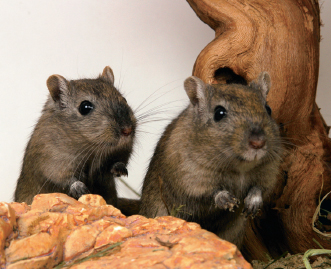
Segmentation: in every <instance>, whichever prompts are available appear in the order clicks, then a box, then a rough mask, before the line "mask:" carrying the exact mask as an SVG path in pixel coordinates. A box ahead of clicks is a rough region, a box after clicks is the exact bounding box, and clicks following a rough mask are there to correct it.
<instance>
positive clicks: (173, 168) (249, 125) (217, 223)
mask: <svg viewBox="0 0 331 269" xmlns="http://www.w3.org/2000/svg"><path fill="white" fill-rule="evenodd" d="M269 87H270V77H269V75H268V74H267V73H265V72H264V73H261V74H260V76H259V78H258V80H257V81H254V82H252V83H250V84H249V85H248V86H245V85H240V84H225V85H224V84H223V85H208V84H205V83H204V82H203V81H202V80H200V79H199V78H197V77H189V78H188V79H186V80H185V83H184V88H185V90H186V93H187V95H188V97H189V99H190V101H191V103H190V105H189V106H188V107H187V108H186V109H185V110H184V111H182V112H181V114H180V115H179V116H178V117H177V118H175V119H174V120H173V121H172V122H171V123H170V125H168V127H167V128H166V130H165V132H164V133H163V135H162V137H161V139H160V141H159V142H158V144H157V146H156V149H155V152H154V155H153V157H152V159H151V162H150V165H149V168H148V171H147V174H146V177H145V180H144V183H143V188H142V198H141V210H140V214H142V215H144V216H146V217H155V216H164V215H169V214H170V213H171V211H173V212H175V211H176V210H177V216H178V217H180V218H183V219H185V220H187V221H193V222H197V223H199V224H200V225H201V226H202V228H204V229H207V230H209V231H211V232H214V233H216V234H217V235H219V236H220V237H221V238H224V239H226V240H228V241H230V242H232V243H234V244H236V245H237V246H238V247H241V245H242V240H243V235H244V228H245V222H246V221H245V220H246V218H247V216H249V215H250V216H255V215H256V214H257V212H258V211H259V209H261V207H262V205H263V201H264V200H265V199H266V198H267V197H268V195H270V193H271V192H272V190H273V187H274V185H275V183H276V176H277V173H278V167H279V163H280V161H281V153H282V145H281V139H280V135H279V129H278V126H277V124H276V122H275V121H274V120H273V119H272V117H271V109H270V107H269V106H268V105H267V103H266V96H267V93H268V91H269ZM243 213H244V214H243Z"/></svg>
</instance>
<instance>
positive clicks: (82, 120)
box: [44, 66, 136, 148]
mask: <svg viewBox="0 0 331 269" xmlns="http://www.w3.org/2000/svg"><path fill="white" fill-rule="evenodd" d="M47 87H48V90H49V92H50V97H51V98H49V99H48V101H47V103H46V106H45V110H44V111H45V113H47V114H48V116H50V117H54V118H55V119H56V123H57V124H58V125H59V126H58V128H59V129H61V130H62V131H63V132H61V133H62V134H63V135H67V136H70V139H71V140H72V141H80V142H81V143H84V142H86V143H90V144H94V145H96V144H100V145H106V144H108V145H109V146H112V147H114V148H115V147H117V146H118V147H123V146H127V147H129V148H130V147H132V143H133V137H134V134H135V127H136V119H135V117H134V115H133V112H132V110H131V108H130V106H129V105H128V104H127V101H126V99H125V98H124V97H123V96H122V95H121V93H120V92H119V91H118V90H117V89H116V88H115V87H114V74H113V71H112V70H111V68H110V67H109V66H106V67H105V68H104V70H103V72H102V74H101V75H100V76H99V77H98V78H96V79H80V80H71V81H68V80H66V79H65V78H64V77H62V76H60V75H52V76H50V77H49V78H48V79H47ZM53 122H54V121H53Z"/></svg>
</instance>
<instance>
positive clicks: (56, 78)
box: [46, 75, 68, 103]
mask: <svg viewBox="0 0 331 269" xmlns="http://www.w3.org/2000/svg"><path fill="white" fill-rule="evenodd" d="M46 83H47V88H48V90H49V93H50V94H51V96H52V98H53V100H54V102H58V101H60V100H61V99H63V97H64V96H67V94H68V81H67V80H66V79H65V78H64V77H62V76H60V75H52V76H50V77H49V78H48V79H47V82H46ZM62 101H63V100H61V103H62Z"/></svg>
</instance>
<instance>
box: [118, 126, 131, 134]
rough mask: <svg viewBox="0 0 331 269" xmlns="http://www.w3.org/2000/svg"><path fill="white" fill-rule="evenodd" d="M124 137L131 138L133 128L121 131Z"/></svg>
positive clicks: (125, 128)
mask: <svg viewBox="0 0 331 269" xmlns="http://www.w3.org/2000/svg"><path fill="white" fill-rule="evenodd" d="M121 132H122V135H124V136H129V135H130V134H131V133H132V127H124V128H122V130H121Z"/></svg>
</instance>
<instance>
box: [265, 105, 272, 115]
mask: <svg viewBox="0 0 331 269" xmlns="http://www.w3.org/2000/svg"><path fill="white" fill-rule="evenodd" d="M265 109H266V110H267V113H268V114H269V115H270V116H271V108H270V106H268V105H265Z"/></svg>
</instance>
